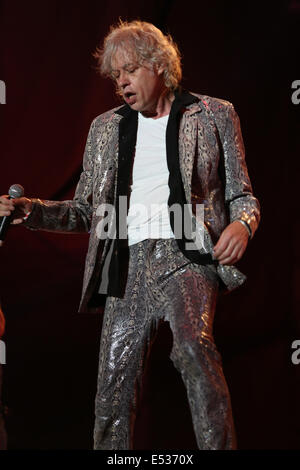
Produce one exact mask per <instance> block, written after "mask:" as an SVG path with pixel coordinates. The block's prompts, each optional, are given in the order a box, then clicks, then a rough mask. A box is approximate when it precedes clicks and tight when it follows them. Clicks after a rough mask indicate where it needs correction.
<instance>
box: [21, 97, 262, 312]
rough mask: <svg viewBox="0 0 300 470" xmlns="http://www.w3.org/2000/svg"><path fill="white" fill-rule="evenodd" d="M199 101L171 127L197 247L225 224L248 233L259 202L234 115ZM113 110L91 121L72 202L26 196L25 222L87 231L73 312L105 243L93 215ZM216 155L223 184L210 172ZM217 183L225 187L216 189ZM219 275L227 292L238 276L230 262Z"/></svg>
mask: <svg viewBox="0 0 300 470" xmlns="http://www.w3.org/2000/svg"><path fill="white" fill-rule="evenodd" d="M195 96H197V97H198V98H199V101H198V102H197V103H193V104H191V105H189V106H187V108H186V109H185V110H184V112H183V113H182V118H181V122H180V126H179V158H180V169H181V175H182V181H183V185H184V190H185V194H186V201H187V202H188V203H195V202H196V203H202V204H204V208H205V209H204V214H205V219H204V221H205V250H206V251H207V252H210V253H211V252H212V249H213V245H214V244H215V242H216V240H217V239H218V237H219V236H220V234H221V232H222V231H223V229H224V228H225V227H226V225H228V223H230V222H232V221H234V220H236V219H241V220H244V221H245V222H246V223H247V224H248V225H249V226H250V228H251V231H252V236H253V235H254V233H255V231H256V229H257V226H258V223H259V218H260V209H259V202H258V200H257V199H256V198H255V197H254V196H253V194H252V187H251V183H250V180H249V176H248V171H247V167H246V163H245V156H244V145H243V139H242V134H241V130H240V123H239V118H238V115H237V114H236V112H235V110H234V107H233V105H232V104H231V103H229V102H228V101H224V100H220V99H217V98H211V97H209V96H204V95H196V94H195ZM117 109H118V108H116V109H113V110H110V111H108V112H106V113H104V114H101V115H100V116H98V117H96V118H95V119H94V121H93V122H92V124H91V127H90V130H89V134H88V138H87V143H86V148H85V152H84V158H83V171H82V174H81V177H80V180H79V182H78V185H77V188H76V192H75V196H74V199H73V200H71V201H60V202H58V201H47V200H40V199H33V209H32V212H31V214H30V216H29V217H28V219H27V220H26V222H25V225H26V226H28V227H30V228H34V229H42V230H50V231H56V232H85V231H88V232H90V238H89V248H88V253H87V256H86V264H85V273H84V280H83V291H82V298H81V303H80V308H79V311H80V312H84V311H87V312H89V311H92V309H91V308H89V307H88V302H89V300H90V298H91V296H92V295H93V292H94V291H95V289H96V286H98V285H99V276H100V275H101V270H102V267H103V264H104V260H105V257H106V255H107V253H108V248H109V243H108V240H105V241H104V242H100V241H99V237H98V236H97V231H96V228H97V225H98V223H99V222H100V220H101V216H99V215H97V214H96V211H97V208H98V206H99V205H100V204H104V203H109V204H114V200H115V197H116V178H117V171H116V170H117V165H118V130H119V121H120V120H121V119H122V116H121V115H120V114H117V113H116V112H115V111H116V110H117ZM221 152H222V154H223V156H222V159H223V163H224V173H225V184H224V182H222V180H221V178H220V173H219V170H218V167H219V160H220V155H221ZM224 186H225V188H224ZM217 272H218V274H219V276H220V279H221V280H222V281H223V283H224V284H225V286H226V287H227V289H229V290H232V289H234V288H235V287H237V286H239V285H240V284H242V283H243V282H244V280H245V276H244V274H242V273H241V272H240V271H239V270H238V269H237V268H236V267H235V266H221V265H219V266H218V267H217Z"/></svg>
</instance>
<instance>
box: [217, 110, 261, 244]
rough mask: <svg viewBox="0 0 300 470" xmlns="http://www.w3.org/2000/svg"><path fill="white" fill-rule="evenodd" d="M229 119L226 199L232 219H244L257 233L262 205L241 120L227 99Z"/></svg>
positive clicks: (225, 148)
mask: <svg viewBox="0 0 300 470" xmlns="http://www.w3.org/2000/svg"><path fill="white" fill-rule="evenodd" d="M227 104H228V106H227V109H228V114H227V121H226V126H225V130H224V134H223V139H222V137H221V139H222V144H223V151H224V171H225V203H226V206H227V207H228V209H229V216H230V222H233V221H234V220H237V219H240V220H243V221H244V222H246V223H247V224H248V226H249V227H250V229H251V234H252V236H253V235H254V233H255V231H256V229H257V227H258V224H259V220H260V205H259V202H258V200H257V199H256V198H255V197H254V196H253V192H252V186H251V182H250V179H249V175H248V170H247V166H246V161H245V149H244V143H243V138H242V133H241V127H240V120H239V117H238V115H237V113H236V112H235V110H234V107H233V105H232V104H231V103H227Z"/></svg>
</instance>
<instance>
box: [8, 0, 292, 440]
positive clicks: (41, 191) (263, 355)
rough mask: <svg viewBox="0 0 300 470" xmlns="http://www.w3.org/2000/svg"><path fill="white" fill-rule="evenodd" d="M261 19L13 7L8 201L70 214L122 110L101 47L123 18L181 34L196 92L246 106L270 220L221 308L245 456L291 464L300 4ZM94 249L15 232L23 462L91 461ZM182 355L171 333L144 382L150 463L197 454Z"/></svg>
mask: <svg viewBox="0 0 300 470" xmlns="http://www.w3.org/2000/svg"><path fill="white" fill-rule="evenodd" d="M245 3H246V4H247V5H246V6H245V5H244V4H245ZM261 3H262V2H258V1H256V2H255V1H254V2H227V1H212V2H207V1H201V0H200V1H194V2H193V1H187V2H183V1H179V0H174V1H172V0H160V1H156V0H149V1H147V2H141V1H128V2H124V1H121V0H114V1H113V2H111V1H106V0H102V1H99V0H98V1H93V0H90V1H88V2H86V1H85V2H84V1H72V2H71V1H64V2H59V1H49V0H47V1H43V2H39V1H37V0H36V1H33V0H31V1H28V2H12V1H8V0H5V1H0V80H2V82H4V83H5V85H6V93H5V98H6V99H5V101H6V104H4V103H3V104H1V106H0V154H1V167H0V193H1V194H3V193H7V190H8V188H9V186H10V185H11V184H13V183H20V184H22V185H23V186H24V187H25V191H26V195H27V196H32V197H40V198H44V199H59V200H63V199H71V198H72V197H73V194H74V189H75V186H76V182H77V180H78V177H79V175H80V171H81V163H82V155H83V150H84V146H85V140H86V137H87V133H88V129H89V125H90V123H91V121H92V120H93V119H94V118H95V116H97V115H99V114H101V113H102V112H104V111H106V110H108V109H110V108H112V107H114V106H116V105H117V104H118V103H119V102H118V100H117V99H116V98H115V96H114V87H113V86H112V84H111V83H110V82H109V81H108V80H104V79H102V78H101V77H100V76H99V75H97V73H96V71H95V65H96V64H95V61H94V59H93V57H92V53H93V52H94V50H95V48H96V46H97V45H98V44H99V43H100V42H101V41H102V40H103V38H104V36H105V34H106V33H107V32H108V30H109V26H110V25H111V24H112V23H116V22H117V21H118V18H119V17H121V18H122V19H127V20H132V19H136V18H140V19H142V20H146V21H150V22H152V23H154V24H155V25H156V26H158V27H159V28H161V29H162V30H163V31H164V32H169V33H171V34H172V36H173V37H174V39H175V41H176V42H177V44H178V46H179V48H180V50H181V52H182V57H183V70H184V72H183V85H184V86H185V87H186V88H187V89H189V90H191V91H194V92H199V93H203V94H208V95H210V96H215V97H220V98H224V99H227V100H229V101H231V102H232V103H233V104H234V105H235V108H236V110H237V112H238V114H239V116H240V119H241V125H242V130H243V135H244V141H245V146H246V151H247V163H248V168H249V173H250V176H251V179H252V182H253V188H254V192H255V195H256V196H257V197H258V198H259V200H260V202H261V205H262V222H261V226H260V227H259V230H258V232H257V234H256V236H255V238H254V240H252V241H251V242H250V244H249V248H248V250H247V252H246V254H245V256H244V258H243V260H242V261H241V262H240V263H239V267H240V269H241V270H242V271H243V272H245V273H246V274H247V276H248V282H247V283H246V284H245V285H244V286H243V287H242V288H240V289H239V290H237V291H236V292H234V293H232V294H231V295H227V296H224V297H221V298H220V301H219V304H218V310H217V315H216V321H215V336H216V341H217V345H218V347H219V350H220V352H221V353H222V356H223V361H224V370H225V374H226V378H227V381H228V385H229V388H230V392H231V395H232V404H233V411H234V418H235V422H236V428H237V436H238V442H239V447H240V448H241V449H266V448H269V449H270V448H271V449H291V448H299V445H300V444H299V443H300V436H299V419H300V412H299V407H298V406H297V404H298V397H299V393H300V386H299V374H300V364H299V365H297V364H293V363H292V361H291V355H292V352H293V350H292V348H291V344H292V341H294V340H296V339H299V340H300V328H299V318H298V317H297V316H296V303H297V293H296V290H297V280H298V279H299V272H298V271H297V269H296V267H295V266H296V264H295V263H296V259H297V253H296V245H298V243H296V241H297V239H296V234H298V233H299V227H296V225H297V212H298V211H297V207H296V202H297V194H298V187H299V184H298V182H297V181H296V174H297V171H298V169H299V165H298V160H299V158H298V155H299V154H297V149H296V144H297V143H296V137H295V136H296V135H299V117H298V116H299V108H300V105H299V106H298V108H297V104H293V103H292V101H291V93H292V90H291V83H292V81H293V80H296V79H297V78H300V77H299V76H298V77H297V75H295V72H294V71H293V67H294V64H295V63H296V62H297V61H296V57H299V55H297V50H296V49H297V42H298V38H297V31H299V11H300V9H299V2H297V1H290V2H277V3H276V6H275V3H274V2H269V6H268V5H266V4H268V2H263V3H264V5H265V6H264V9H262V6H261ZM280 3H282V7H281V6H280ZM287 4H289V5H288V8H287V9H285V6H286V5H287ZM286 26H288V29H289V35H287V34H285V31H284V27H286ZM288 38H290V40H288ZM298 52H299V51H298ZM3 101H4V100H3V99H2V102H3ZM297 228H298V230H297ZM87 244H88V235H80V236H79V235H58V234H51V233H47V232H42V231H30V230H26V229H24V228H23V227H17V228H16V227H14V228H11V230H10V232H9V234H8V237H7V241H6V243H5V246H4V247H3V248H1V249H0V268H1V274H0V276H1V277H0V290H1V292H0V296H1V302H2V307H3V310H4V313H5V315H6V319H7V330H6V335H5V337H4V340H5V343H6V348H7V357H6V362H7V363H6V365H4V366H3V368H4V390H3V399H4V403H5V405H6V407H7V416H6V422H7V430H8V442H9V448H10V449H28V448H32V449H88V448H91V447H92V430H93V407H94V397H95V393H96V378H97V362H98V349H99V337H100V330H101V317H100V316H99V315H79V314H78V313H77V308H78V304H79V299H80V294H81V283H82V276H83V268H84V258H85V254H86V251H87ZM171 345H172V338H171V334H170V330H169V329H168V325H167V324H165V325H164V326H163V327H162V329H161V330H160V331H159V334H158V337H157V341H156V343H155V345H154V349H153V354H152V356H151V358H150V362H149V366H148V373H147V376H146V379H145V391H144V395H143V398H142V404H141V408H140V412H139V414H138V417H137V426H136V435H135V447H136V448H137V449H143V448H144V449H159V448H160V449H184V448H185V449H187V448H189V449H193V448H196V443H195V439H194V435H193V430H192V424H191V418H190V413H189V409H188V405H187V400H186V394H185V390H184V387H183V384H182V382H181V378H180V376H179V375H178V374H177V372H176V371H175V369H174V368H173V366H172V364H171V362H170V360H169V359H168V354H169V352H170V348H171Z"/></svg>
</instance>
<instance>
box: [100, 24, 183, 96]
mask: <svg viewBox="0 0 300 470" xmlns="http://www.w3.org/2000/svg"><path fill="white" fill-rule="evenodd" d="M120 49H121V50H123V51H124V52H125V53H126V54H129V55H130V56H133V59H134V60H135V61H136V62H137V63H138V64H140V65H143V64H150V65H151V66H152V68H153V69H154V68H156V69H158V68H161V67H162V68H163V69H164V73H163V76H164V82H165V86H166V87H167V88H169V89H171V90H174V89H176V88H177V87H178V85H179V83H180V81H181V77H182V71H181V57H180V53H179V50H178V47H177V45H176V44H175V43H174V41H173V39H172V37H171V36H170V35H164V34H163V33H162V32H161V31H160V30H159V29H158V28H156V26H154V25H153V24H151V23H147V22H145V21H139V20H135V21H131V22H127V21H125V22H123V21H121V20H120V21H119V23H118V24H117V25H116V26H112V27H111V29H110V32H109V33H108V35H107V36H106V37H105V39H104V43H103V47H102V48H97V49H96V52H95V53H94V57H95V58H96V59H97V62H98V67H97V68H98V70H99V72H100V73H101V74H102V75H103V76H106V77H111V78H112V65H111V61H112V58H113V57H114V55H115V54H116V52H117V50H120Z"/></svg>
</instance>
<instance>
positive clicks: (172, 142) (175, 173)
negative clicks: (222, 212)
mask: <svg viewBox="0 0 300 470" xmlns="http://www.w3.org/2000/svg"><path fill="white" fill-rule="evenodd" d="M198 101H199V98H197V97H196V96H194V95H192V94H191V93H189V92H187V91H185V90H178V91H176V92H175V100H174V101H173V103H172V107H171V111H170V116H169V120H168V125H167V131H166V147H167V163H168V168H169V172H170V175H169V188H170V195H169V199H168V206H169V209H170V208H171V206H172V205H173V204H177V205H179V206H180V208H181V214H182V217H181V221H180V224H181V233H180V236H179V237H178V238H176V235H177V234H176V233H175V223H174V222H175V220H174V215H175V216H176V211H175V212H174V211H170V212H169V215H170V224H171V228H172V230H173V233H174V235H175V238H176V240H177V244H178V247H179V248H180V250H181V251H182V252H183V253H184V255H185V256H186V257H187V258H188V259H190V260H191V261H193V262H194V263H197V264H210V263H213V260H212V257H211V255H210V254H200V252H199V251H198V250H186V249H185V247H186V243H187V242H189V241H190V239H189V238H188V237H186V230H185V228H187V227H185V226H184V224H187V225H189V230H190V231H191V229H192V219H191V218H190V217H188V216H186V217H185V218H184V217H183V214H184V205H185V204H186V203H187V201H186V197H185V192H184V187H183V182H182V176H181V171H180V163H179V145H178V137H179V124H180V118H181V114H182V112H183V111H184V109H185V107H186V106H188V105H190V104H192V103H196V102H198ZM188 219H189V220H188ZM177 223H178V221H177ZM177 223H176V225H177Z"/></svg>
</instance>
